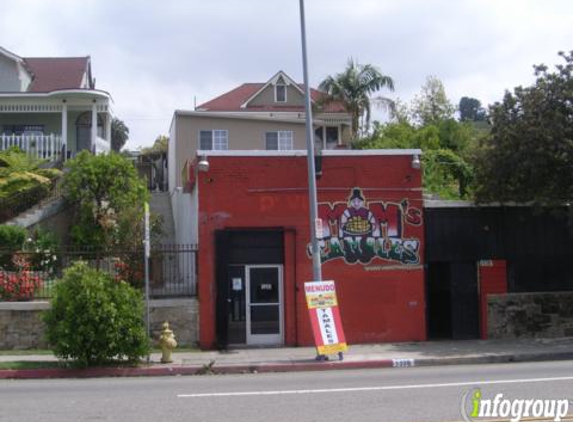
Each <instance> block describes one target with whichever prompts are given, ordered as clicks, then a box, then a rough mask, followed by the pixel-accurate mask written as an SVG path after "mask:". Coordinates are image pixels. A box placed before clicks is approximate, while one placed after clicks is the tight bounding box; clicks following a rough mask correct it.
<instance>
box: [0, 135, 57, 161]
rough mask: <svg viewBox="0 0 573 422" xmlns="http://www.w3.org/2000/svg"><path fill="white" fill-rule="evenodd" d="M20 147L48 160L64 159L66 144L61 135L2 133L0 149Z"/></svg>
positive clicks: (34, 155) (33, 155) (35, 156)
mask: <svg viewBox="0 0 573 422" xmlns="http://www.w3.org/2000/svg"><path fill="white" fill-rule="evenodd" d="M10 147H18V148H20V149H21V150H22V151H25V152H26V153H28V154H29V155H31V156H32V157H34V158H38V159H41V160H48V161H59V160H63V159H64V158H65V156H66V151H65V147H66V145H65V144H64V143H63V142H62V137H61V136H60V135H54V134H51V135H5V134H0V151H4V150H7V149H8V148H10Z"/></svg>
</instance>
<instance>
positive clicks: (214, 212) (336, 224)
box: [188, 150, 426, 348]
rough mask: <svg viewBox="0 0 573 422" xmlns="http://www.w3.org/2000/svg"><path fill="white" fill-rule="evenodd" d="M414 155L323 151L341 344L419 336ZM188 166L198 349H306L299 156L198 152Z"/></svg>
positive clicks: (326, 260)
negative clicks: (199, 158) (195, 246)
mask: <svg viewBox="0 0 573 422" xmlns="http://www.w3.org/2000/svg"><path fill="white" fill-rule="evenodd" d="M419 153H420V152H419V151H417V150H399V151H398V150H385V151H325V152H324V154H323V156H322V168H323V174H322V176H321V177H320V178H319V180H318V202H319V206H318V215H319V218H320V219H321V220H322V227H323V233H322V236H321V237H320V245H321V258H322V264H323V267H322V268H323V278H324V279H325V280H328V279H332V280H334V281H335V282H336V286H337V292H338V297H339V304H340V307H341V314H342V322H343V325H344V329H345V332H346V338H347V340H348V342H349V343H353V344H356V343H371V342H385V341H416V340H424V339H425V338H426V325H425V298H424V270H423V256H424V228H423V215H422V190H421V175H420V170H419V168H416V167H417V166H416V165H415V164H414V165H413V162H414V157H415V156H417V155H418V154H419ZM199 154H200V155H202V156H204V158H205V159H206V160H207V161H208V163H209V165H208V169H206V168H205V166H203V167H202V168H201V169H200V168H199V167H198V166H197V161H195V162H194V163H193V164H192V165H191V166H190V168H189V172H190V176H189V177H190V186H189V188H190V191H191V197H192V200H191V203H192V209H191V211H190V212H189V213H188V216H189V218H191V219H193V223H192V232H193V237H194V238H195V239H196V242H197V243H198V245H199V260H198V283H199V285H198V297H199V307H200V309H199V312H200V318H199V319H200V328H199V343H200V346H201V347H203V348H212V347H226V346H229V345H259V344H262V345H311V344H313V339H312V334H311V327H310V322H309V320H308V311H307V309H306V304H305V298H304V293H303V292H304V289H303V285H304V282H306V281H312V262H311V259H310V255H309V242H310V237H309V232H310V230H309V221H308V220H309V217H308V215H309V214H308V187H307V186H308V181H307V169H306V168H307V160H306V154H305V152H303V151H289V152H270V151H269V152H266V151H259V152H254V151H244V152H238V151H228V152H214V151H211V152H210V151H199Z"/></svg>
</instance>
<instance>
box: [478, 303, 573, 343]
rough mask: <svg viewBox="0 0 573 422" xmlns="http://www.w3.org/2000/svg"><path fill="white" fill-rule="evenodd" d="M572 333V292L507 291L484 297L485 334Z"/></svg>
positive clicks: (538, 335) (507, 336)
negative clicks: (485, 314) (485, 303)
mask: <svg viewBox="0 0 573 422" xmlns="http://www.w3.org/2000/svg"><path fill="white" fill-rule="evenodd" d="M571 336H573V292H553V293H509V294H505V295H490V296H489V297H488V338H491V339H518V338H558V337H571Z"/></svg>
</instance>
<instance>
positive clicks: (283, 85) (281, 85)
mask: <svg viewBox="0 0 573 422" xmlns="http://www.w3.org/2000/svg"><path fill="white" fill-rule="evenodd" d="M279 87H280V88H282V89H283V93H284V99H282V100H279V91H278V88H279ZM287 101H288V100H287V84H286V83H285V82H284V81H277V83H276V84H275V103H286V102H287Z"/></svg>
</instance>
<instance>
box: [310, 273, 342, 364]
mask: <svg viewBox="0 0 573 422" xmlns="http://www.w3.org/2000/svg"><path fill="white" fill-rule="evenodd" d="M304 292H305V295H306V304H307V307H308V311H309V314H310V322H311V325H312V333H313V335H314V343H315V345H316V350H317V353H318V357H317V359H320V360H326V359H327V358H326V355H331V354H335V353H338V357H339V358H340V360H342V359H343V352H345V351H347V350H348V345H347V344H346V338H345V337H344V330H343V329H342V321H341V319H340V312H339V310H338V300H337V298H336V288H335V286H334V281H332V280H330V281H313V282H307V283H304Z"/></svg>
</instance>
